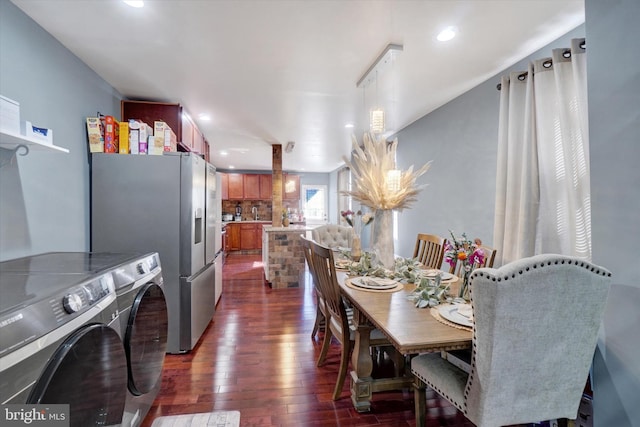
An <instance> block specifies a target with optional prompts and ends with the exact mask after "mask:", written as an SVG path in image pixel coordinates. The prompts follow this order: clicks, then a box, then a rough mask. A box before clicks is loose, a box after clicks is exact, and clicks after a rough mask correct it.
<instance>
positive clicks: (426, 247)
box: [413, 233, 446, 269]
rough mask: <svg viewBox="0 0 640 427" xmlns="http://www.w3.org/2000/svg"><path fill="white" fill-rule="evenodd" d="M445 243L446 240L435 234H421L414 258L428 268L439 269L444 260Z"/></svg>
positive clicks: (417, 241)
mask: <svg viewBox="0 0 640 427" xmlns="http://www.w3.org/2000/svg"><path fill="white" fill-rule="evenodd" d="M445 241H446V239H445V238H443V237H440V236H436V235H434V234H424V233H419V234H418V237H417V238H416V246H415V248H414V250H413V257H414V258H416V259H417V260H418V262H420V263H421V264H422V265H424V266H425V267H427V268H435V269H439V268H440V267H441V266H442V260H443V258H444V244H445Z"/></svg>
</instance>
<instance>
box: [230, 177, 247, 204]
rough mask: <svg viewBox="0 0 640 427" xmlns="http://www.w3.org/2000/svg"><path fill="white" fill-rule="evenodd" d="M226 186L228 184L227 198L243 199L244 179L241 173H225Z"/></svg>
mask: <svg viewBox="0 0 640 427" xmlns="http://www.w3.org/2000/svg"><path fill="white" fill-rule="evenodd" d="M227 177H228V181H229V183H228V186H229V199H228V200H243V199H244V182H243V181H244V180H243V176H242V174H241V173H230V174H227Z"/></svg>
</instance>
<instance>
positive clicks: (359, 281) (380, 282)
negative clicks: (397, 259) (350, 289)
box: [351, 277, 398, 290]
mask: <svg viewBox="0 0 640 427" xmlns="http://www.w3.org/2000/svg"><path fill="white" fill-rule="evenodd" d="M351 284H352V285H354V286H357V287H359V288H363V289H380V290H384V289H393V288H395V287H396V286H398V282H396V281H395V280H393V279H383V278H381V277H355V278H353V279H351Z"/></svg>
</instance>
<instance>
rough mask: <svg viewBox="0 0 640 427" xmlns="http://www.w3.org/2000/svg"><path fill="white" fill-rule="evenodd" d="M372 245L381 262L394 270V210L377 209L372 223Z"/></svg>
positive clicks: (385, 266)
mask: <svg viewBox="0 0 640 427" xmlns="http://www.w3.org/2000/svg"><path fill="white" fill-rule="evenodd" d="M371 227H372V228H371V247H372V248H373V250H374V251H375V252H376V255H377V258H378V260H379V261H380V264H382V266H383V267H384V268H386V269H389V270H393V269H394V267H395V257H394V250H393V210H391V209H377V210H376V211H375V213H374V215H373V223H372V224H371Z"/></svg>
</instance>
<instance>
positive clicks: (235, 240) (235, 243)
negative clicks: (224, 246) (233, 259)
mask: <svg viewBox="0 0 640 427" xmlns="http://www.w3.org/2000/svg"><path fill="white" fill-rule="evenodd" d="M227 243H228V245H229V250H230V251H239V250H240V224H227Z"/></svg>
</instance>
